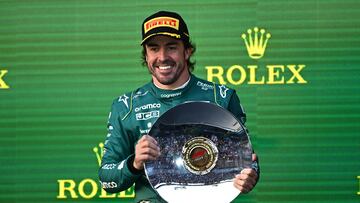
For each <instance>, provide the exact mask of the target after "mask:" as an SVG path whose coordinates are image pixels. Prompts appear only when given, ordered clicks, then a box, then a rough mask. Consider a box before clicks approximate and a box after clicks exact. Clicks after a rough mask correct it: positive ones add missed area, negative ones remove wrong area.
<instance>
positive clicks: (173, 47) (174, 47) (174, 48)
mask: <svg viewBox="0 0 360 203" xmlns="http://www.w3.org/2000/svg"><path fill="white" fill-rule="evenodd" d="M169 49H170V50H176V49H177V47H176V46H171V47H169Z"/></svg>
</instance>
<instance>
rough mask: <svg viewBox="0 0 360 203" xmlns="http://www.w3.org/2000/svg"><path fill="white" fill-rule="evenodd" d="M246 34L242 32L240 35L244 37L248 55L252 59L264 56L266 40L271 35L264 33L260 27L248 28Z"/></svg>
mask: <svg viewBox="0 0 360 203" xmlns="http://www.w3.org/2000/svg"><path fill="white" fill-rule="evenodd" d="M247 33H248V34H247V35H246V34H245V33H244V34H242V35H241V37H242V38H243V39H244V42H245V45H246V49H247V52H248V54H249V57H250V58H252V59H260V58H261V57H263V56H264V52H265V49H266V45H267V42H268V40H269V38H270V37H271V34H270V33H267V34H266V35H265V29H260V33H259V28H257V27H254V29H253V30H251V29H248V30H247Z"/></svg>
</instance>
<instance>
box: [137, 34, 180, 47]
mask: <svg viewBox="0 0 360 203" xmlns="http://www.w3.org/2000/svg"><path fill="white" fill-rule="evenodd" d="M157 35H165V36H170V37H173V38H176V39H181V35H179V34H176V33H170V32H157V33H153V34H150V35H149V36H147V37H145V38H144V39H143V40H142V41H141V44H140V45H143V44H144V43H145V42H146V41H147V40H149V39H150V38H151V37H154V36H157Z"/></svg>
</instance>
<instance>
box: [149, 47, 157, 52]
mask: <svg viewBox="0 0 360 203" xmlns="http://www.w3.org/2000/svg"><path fill="white" fill-rule="evenodd" d="M157 50H158V48H157V47H150V51H153V52H156V51H157Z"/></svg>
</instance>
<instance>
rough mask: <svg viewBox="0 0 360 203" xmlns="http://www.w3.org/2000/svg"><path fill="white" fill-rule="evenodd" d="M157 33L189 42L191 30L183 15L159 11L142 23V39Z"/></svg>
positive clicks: (143, 40) (144, 39)
mask: <svg viewBox="0 0 360 203" xmlns="http://www.w3.org/2000/svg"><path fill="white" fill-rule="evenodd" d="M155 35H166V36H170V37H173V38H176V39H181V40H183V41H184V42H189V37H190V36H189V31H188V29H187V26H186V24H185V21H184V20H183V19H182V17H181V16H180V15H179V14H177V13H174V12H169V11H159V12H157V13H154V14H152V15H151V16H149V17H147V18H146V19H145V20H144V22H143V23H142V41H141V45H143V44H144V42H145V41H146V40H148V39H149V38H150V37H152V36H155Z"/></svg>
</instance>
